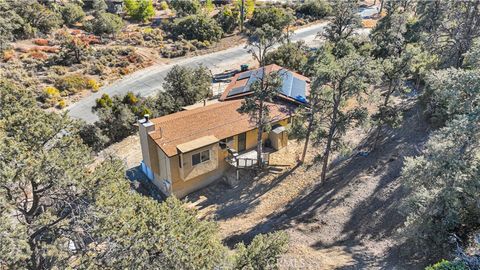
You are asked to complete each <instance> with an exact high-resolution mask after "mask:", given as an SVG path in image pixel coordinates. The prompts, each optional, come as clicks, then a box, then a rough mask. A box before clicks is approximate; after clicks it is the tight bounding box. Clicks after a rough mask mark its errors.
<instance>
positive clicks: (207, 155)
mask: <svg viewBox="0 0 480 270" xmlns="http://www.w3.org/2000/svg"><path fill="white" fill-rule="evenodd" d="M201 160H202V162H205V161H207V160H210V151H208V150H207V151H203V152H202V156H201Z"/></svg>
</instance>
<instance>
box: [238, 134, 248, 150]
mask: <svg viewBox="0 0 480 270" xmlns="http://www.w3.org/2000/svg"><path fill="white" fill-rule="evenodd" d="M245 148H247V133H242V134H238V148H237V151H238V152H242V151H244V150H245Z"/></svg>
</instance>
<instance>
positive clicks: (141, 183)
mask: <svg viewBox="0 0 480 270" xmlns="http://www.w3.org/2000/svg"><path fill="white" fill-rule="evenodd" d="M126 177H127V179H128V180H130V186H131V188H132V189H134V190H135V191H136V192H138V193H140V194H142V195H144V196H147V197H151V198H153V199H154V200H157V201H159V202H162V201H164V200H165V199H166V196H165V195H164V194H163V193H162V192H161V191H160V189H158V188H157V186H155V184H153V183H152V181H150V180H149V179H148V178H147V176H146V175H145V174H144V173H143V172H142V169H141V167H140V166H137V167H133V168H130V169H128V170H127V171H126Z"/></svg>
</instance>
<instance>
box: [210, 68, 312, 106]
mask: <svg viewBox="0 0 480 270" xmlns="http://www.w3.org/2000/svg"><path fill="white" fill-rule="evenodd" d="M259 69H260V68H258V69H256V70H254V71H257V70H259ZM280 70H288V71H290V72H292V74H293V76H295V77H296V78H298V79H300V80H304V81H306V82H307V93H308V91H309V88H310V86H309V84H310V79H309V78H308V77H305V76H303V75H300V74H298V73H296V72H293V71H291V70H289V69H287V68H284V67H281V66H279V65H276V64H271V65H268V66H265V73H266V74H269V73H270V72H273V71H280ZM247 72H251V70H250V71H245V72H241V73H237V74H236V75H235V76H233V78H232V81H231V82H230V83H229V84H228V85H227V87H226V88H225V91H223V93H222V95H221V96H220V98H219V100H221V101H224V100H229V99H235V98H239V97H244V96H246V95H249V94H250V92H246V93H244V94H239V95H235V96H233V97H228V94H229V93H230V91H231V90H233V89H235V88H237V87H241V86H245V85H246V84H247V81H248V77H247V78H245V79H242V80H239V79H238V78H239V77H240V76H241V75H242V74H245V73H247ZM281 97H282V98H284V99H286V100H289V101H293V102H296V101H295V100H294V99H292V98H290V97H287V96H283V95H281Z"/></svg>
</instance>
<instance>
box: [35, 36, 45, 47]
mask: <svg viewBox="0 0 480 270" xmlns="http://www.w3.org/2000/svg"><path fill="white" fill-rule="evenodd" d="M33 43H34V44H35V45H39V46H47V45H48V40H47V39H44V38H37V39H34V40H33Z"/></svg>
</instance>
